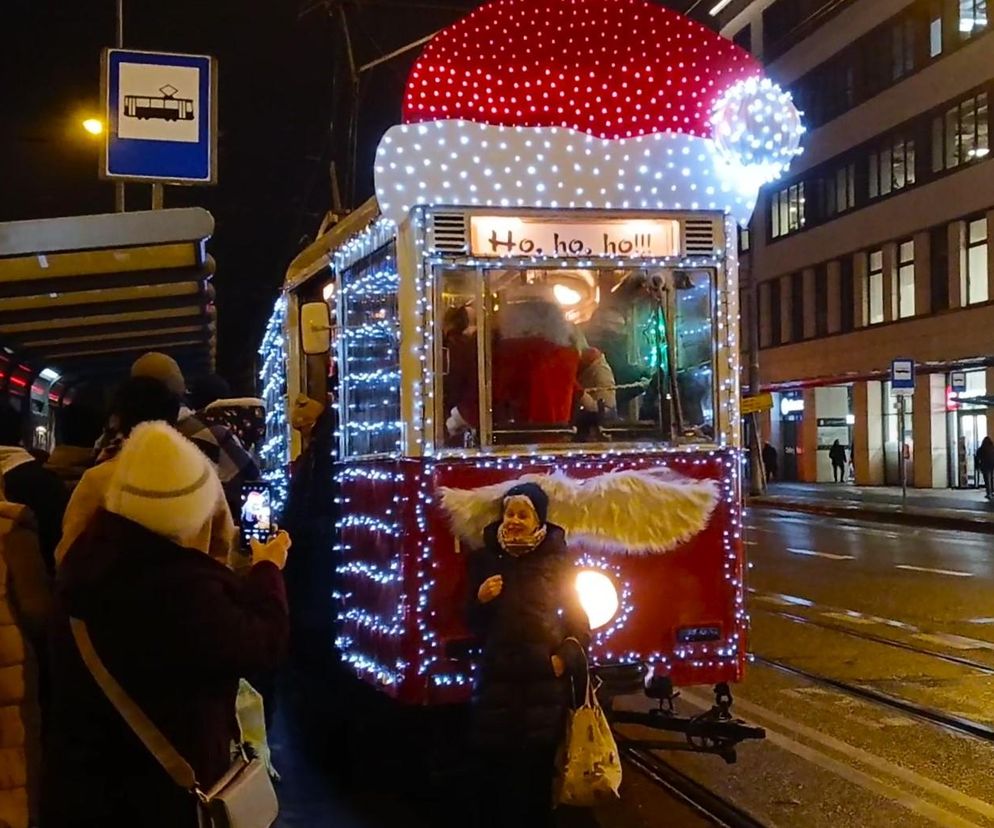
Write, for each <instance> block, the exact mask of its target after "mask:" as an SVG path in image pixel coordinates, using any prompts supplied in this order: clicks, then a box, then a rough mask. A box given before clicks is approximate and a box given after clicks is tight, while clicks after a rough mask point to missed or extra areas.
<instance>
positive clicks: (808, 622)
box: [753, 607, 994, 676]
mask: <svg viewBox="0 0 994 828" xmlns="http://www.w3.org/2000/svg"><path fill="white" fill-rule="evenodd" d="M757 611H758V612H761V613H763V614H764V615H772V616H775V617H777V618H783V619H784V620H786V621H790V622H791V623H793V624H801V625H804V626H808V627H816V628H818V629H822V630H830V631H831V632H837V633H841V634H842V635H846V636H849V637H850V638H858V639H860V640H862V641H872V642H874V643H875V644H883V645H885V646H887V647H893V648H895V649H898V650H904V651H906V652H909V653H915V654H916V655H922V656H927V657H929V658H935V659H938V660H940V661H945V662H947V663H949V664H955V665H957V666H959V667H968V668H970V669H971V670H976V671H977V672H980V673H983V674H984V675H988V676H994V665H991V664H985V663H983V662H981V661H974V660H973V659H971V658H965V657H964V656H957V655H953V654H952V653H946V652H942V651H941V650H933V649H931V648H929V647H921V646H918V645H916V644H910V643H908V642H906V641H898V640H896V639H893V638H888V637H887V636H885V635H877V634H876V633H872V632H868V631H867V630H854V629H852V628H850V627H847V626H845V625H843V624H836V623H833V622H831V621H823V620H821V619H817V618H809V617H807V616H805V615H798V614H796V613H792V612H783V611H781V610H769V609H766V608H763V607H759V608H753V612H757Z"/></svg>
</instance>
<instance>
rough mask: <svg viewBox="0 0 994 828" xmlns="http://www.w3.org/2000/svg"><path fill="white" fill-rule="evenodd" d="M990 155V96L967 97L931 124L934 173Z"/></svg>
mask: <svg viewBox="0 0 994 828" xmlns="http://www.w3.org/2000/svg"><path fill="white" fill-rule="evenodd" d="M989 154H990V140H989V135H988V106H987V93H986V92H982V93H981V94H979V95H977V96H976V97H971V98H967V99H966V100H965V101H962V102H960V103H959V104H957V105H956V106H953V107H950V108H949V109H947V110H946V112H945V114H944V115H937V116H936V117H935V119H934V120H933V121H932V170H933V171H934V172H940V171H942V170H943V169H946V170H951V169H955V168H956V167H958V166H960V165H961V164H968V163H970V162H972V161H977V160H979V159H981V158H986V157H987V156H988V155H989Z"/></svg>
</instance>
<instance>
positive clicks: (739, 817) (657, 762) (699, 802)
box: [619, 740, 767, 828]
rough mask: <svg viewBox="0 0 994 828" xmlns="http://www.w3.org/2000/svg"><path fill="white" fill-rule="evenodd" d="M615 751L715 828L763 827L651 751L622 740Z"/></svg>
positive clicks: (750, 816) (762, 824) (731, 803)
mask: <svg viewBox="0 0 994 828" xmlns="http://www.w3.org/2000/svg"><path fill="white" fill-rule="evenodd" d="M619 750H620V751H621V755H622V758H623V759H624V760H625V761H626V762H627V763H628V764H629V765H630V766H632V767H634V768H635V769H636V770H638V771H639V772H640V773H641V774H643V775H644V776H646V777H647V778H648V779H649V780H650V781H652V783H653V784H655V785H657V786H658V787H660V788H663V789H664V790H665V791H666V792H667V793H668V794H669V795H670V796H672V797H673V798H674V799H675V800H677V801H679V802H681V803H683V804H684V805H685V806H687V807H688V808H690V809H691V810H692V811H694V812H695V813H696V814H698V815H699V816H700V817H701V818H702V819H703V820H705V821H707V822H709V823H710V824H712V825H715V826H718V828H767V826H766V824H765V823H763V822H760V821H759V820H757V819H756V818H755V817H753V816H752V815H751V814H749V813H747V812H746V811H744V810H743V809H742V808H740V807H739V806H738V805H736V804H735V803H734V802H730V801H729V800H727V799H725V798H724V797H722V796H720V795H719V794H717V793H715V792H714V791H712V790H709V789H708V788H706V787H705V786H704V785H702V784H701V783H700V782H697V781H696V780H694V779H692V778H691V777H689V776H687V774H685V773H683V772H682V771H680V770H678V769H677V768H675V767H674V766H673V765H671V764H670V763H669V762H667V761H665V760H664V759H661V758H660V757H659V756H658V755H657V754H655V753H653V752H652V751H651V750H646V749H645V748H639V747H638V745H637V743H633V742H627V741H625V740H619Z"/></svg>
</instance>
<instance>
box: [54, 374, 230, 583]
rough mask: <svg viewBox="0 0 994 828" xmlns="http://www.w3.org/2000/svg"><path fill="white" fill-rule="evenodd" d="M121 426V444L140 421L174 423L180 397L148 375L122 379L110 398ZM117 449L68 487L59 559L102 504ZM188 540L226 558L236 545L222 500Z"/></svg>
mask: <svg viewBox="0 0 994 828" xmlns="http://www.w3.org/2000/svg"><path fill="white" fill-rule="evenodd" d="M113 409H114V411H115V412H116V414H117V418H118V422H119V423H120V428H121V438H122V439H121V440H120V441H119V442H118V445H119V446H121V447H122V448H123V446H124V445H125V444H126V442H127V439H126V438H127V437H128V435H129V434H130V433H131V431H132V430H133V429H134V428H135V427H136V426H138V425H139V424H141V423H144V422H151V421H162V422H165V423H168V424H170V425H173V426H175V424H176V422H177V420H178V418H179V410H180V401H179V398H178V397H177V396H176V394H174V393H173V391H172V390H171V389H170V388H169V387H167V386H166V385H165V384H164V383H162V382H160V381H159V380H157V379H154V378H152V377H132V378H130V379H128V380H126V381H125V382H124V383H122V384H121V387H120V388H119V389H118V391H117V393H116V395H115V398H114V403H113ZM120 450H121V449H119V450H118V451H117V452H115V453H114V454H113V456H112V457H110V459H108V460H106V461H104V462H102V463H99V464H98V465H96V466H94V467H93V468H92V469H89V470H88V471H87V472H86V473H85V474H84V475H83V476H82V477H81V478H80V481H79V484H78V485H77V486H76V488H75V489H74V490H73V493H72V497H71V498H70V499H69V505H68V506H67V507H66V511H65V518H64V519H63V521H62V539H61V540H60V541H59V544H58V546H57V547H56V550H55V562H56V564H57V565H59V564H61V562H62V560H63V558H64V557H65V556H66V554H67V553H68V552H69V550H70V548H71V547H72V545H73V543H74V542H75V541H76V539H77V538H79V537H80V536H81V535H82V534H83V533H84V531H85V530H86V528H87V527H88V526H89V524H90V521H91V520H92V519H93V517H94V515H96V514H97V513H98V512H99V511H100V510H101V509H102V508H103V503H104V497H105V495H106V492H107V487H108V486H109V485H110V480H111V477H112V476H113V474H114V470H115V469H116V467H117V458H118V456H119V455H120ZM191 542H192V543H194V544H195V546H196V548H197V549H199V550H200V551H202V552H208V553H209V554H210V555H211V557H214V558H217V559H218V560H221V561H223V562H224V563H228V561H229V560H230V558H231V556H232V555H233V553H234V552H235V551H236V546H237V543H236V542H237V533H236V531H235V524H234V521H233V520H232V517H231V511H230V509H229V508H228V504H227V501H226V500H225V499H224V498H223V497H222V498H221V501H220V502H219V503H216V504H215V507H214V511H213V514H212V519H211V521H210V522H209V523H208V524H207V525H205V526H204V527H202V530H201V532H200V533H199V534H198V535H197V536H196V537H195V538H193V539H192V541H191Z"/></svg>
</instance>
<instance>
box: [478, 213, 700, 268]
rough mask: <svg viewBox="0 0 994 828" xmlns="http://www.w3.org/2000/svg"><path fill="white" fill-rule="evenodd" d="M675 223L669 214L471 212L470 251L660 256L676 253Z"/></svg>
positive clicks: (498, 254)
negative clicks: (592, 216)
mask: <svg viewBox="0 0 994 828" xmlns="http://www.w3.org/2000/svg"><path fill="white" fill-rule="evenodd" d="M679 239H680V222H678V221H675V220H672V219H628V220H626V219H620V220H617V221H549V220H545V219H535V220H532V219H523V218H506V217H504V216H473V217H471V218H470V252H471V253H472V255H474V256H493V257H501V258H512V257H515V256H578V257H581V258H588V257H589V258H616V257H623V258H662V257H664V256H677V255H679V253H680V243H679Z"/></svg>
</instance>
